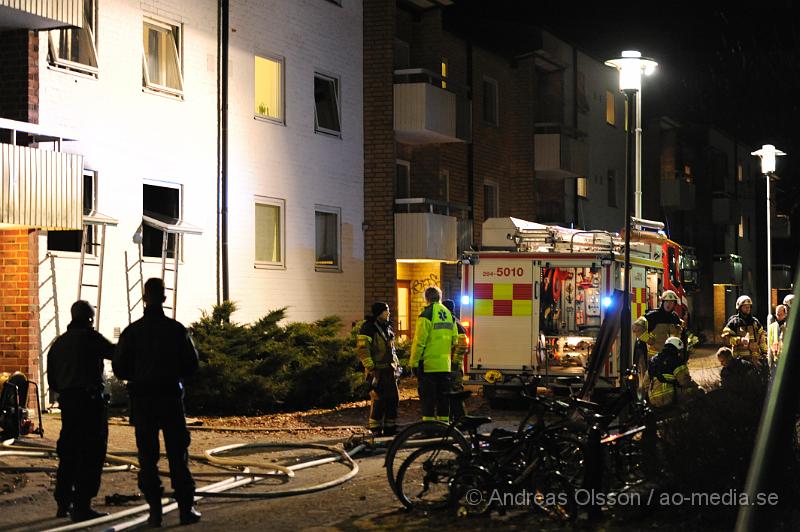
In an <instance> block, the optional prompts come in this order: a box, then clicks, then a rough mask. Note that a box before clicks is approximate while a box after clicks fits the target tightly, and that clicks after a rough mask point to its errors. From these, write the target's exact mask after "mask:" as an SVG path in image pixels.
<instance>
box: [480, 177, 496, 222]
mask: <svg viewBox="0 0 800 532" xmlns="http://www.w3.org/2000/svg"><path fill="white" fill-rule="evenodd" d="M483 186H484V188H491V189H494V216H487V213H486V210H487V209H486V205H487V204H488V202H487V201H486V191H485V190H484V191H483V219H484V220H488V219H489V218H495V217H497V216H499V215H500V184H499V183H498V182H497V181H492V180H491V179H484V180H483Z"/></svg>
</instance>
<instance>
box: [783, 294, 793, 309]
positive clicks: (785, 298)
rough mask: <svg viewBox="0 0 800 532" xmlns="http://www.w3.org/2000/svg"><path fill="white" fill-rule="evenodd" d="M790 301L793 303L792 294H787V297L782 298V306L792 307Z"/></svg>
mask: <svg viewBox="0 0 800 532" xmlns="http://www.w3.org/2000/svg"><path fill="white" fill-rule="evenodd" d="M792 301H794V294H789V295H788V296H786V297H784V298H783V304H784V305H786V306H787V307H791V306H792Z"/></svg>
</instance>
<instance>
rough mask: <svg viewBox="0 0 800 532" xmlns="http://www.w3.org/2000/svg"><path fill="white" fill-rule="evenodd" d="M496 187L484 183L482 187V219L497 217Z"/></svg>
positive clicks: (492, 184)
mask: <svg viewBox="0 0 800 532" xmlns="http://www.w3.org/2000/svg"><path fill="white" fill-rule="evenodd" d="M497 196H498V195H497V185H496V184H494V183H486V184H484V185H483V217H484V219H486V218H496V217H497V215H498V212H497V211H498V201H497Z"/></svg>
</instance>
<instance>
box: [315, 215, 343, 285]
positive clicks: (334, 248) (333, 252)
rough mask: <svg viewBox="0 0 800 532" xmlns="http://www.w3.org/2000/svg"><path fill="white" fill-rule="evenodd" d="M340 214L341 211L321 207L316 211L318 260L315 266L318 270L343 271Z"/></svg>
mask: <svg viewBox="0 0 800 532" xmlns="http://www.w3.org/2000/svg"><path fill="white" fill-rule="evenodd" d="M340 214H341V209H338V208H336V207H322V206H319V205H318V206H317V207H316V209H315V211H314V217H315V225H316V260H315V262H314V266H315V267H316V269H317V270H330V271H340V270H341V264H340V262H339V254H340V246H339V236H340V230H339V217H340Z"/></svg>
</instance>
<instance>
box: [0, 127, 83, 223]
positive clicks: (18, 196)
mask: <svg viewBox="0 0 800 532" xmlns="http://www.w3.org/2000/svg"><path fill="white" fill-rule="evenodd" d="M0 133H3V134H4V136H3V137H2V138H10V139H11V142H10V143H0V226H14V227H28V228H32V229H80V228H81V227H82V216H83V156H82V155H75V154H71V153H63V152H61V151H60V148H61V142H62V141H64V140H69V139H65V138H63V137H62V136H60V135H56V134H52V133H45V132H44V131H43V130H42V128H41V127H39V126H38V125H36V124H28V123H26V122H16V121H13V120H6V119H0ZM20 139H25V140H26V141H27V142H24V143H23V144H28V143H36V145H41V144H47V143H50V142H52V143H53V144H54V148H55V149H53V150H45V149H41V148H38V147H30V146H24V145H18V144H17V143H18V141H19V140H20Z"/></svg>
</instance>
